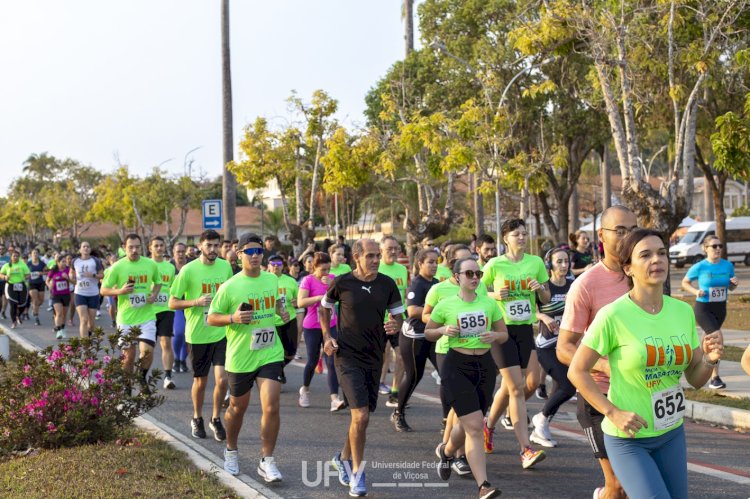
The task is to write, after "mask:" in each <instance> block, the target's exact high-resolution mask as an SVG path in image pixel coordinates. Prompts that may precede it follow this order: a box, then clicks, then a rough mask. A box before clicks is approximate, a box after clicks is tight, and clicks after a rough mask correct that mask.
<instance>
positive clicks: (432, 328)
mask: <svg viewBox="0 0 750 499" xmlns="http://www.w3.org/2000/svg"><path fill="white" fill-rule="evenodd" d="M453 269H454V275H455V278H456V280H457V281H458V284H459V286H460V289H459V291H458V294H457V295H455V296H451V297H448V298H446V299H445V300H442V301H441V302H440V303H438V304H437V305H436V306H435V308H434V310H433V311H432V314H431V316H430V320H429V322H428V323H427V326H425V331H424V333H425V337H426V338H427V339H429V340H432V341H434V340H436V339H437V338H438V337H441V336H444V337H447V338H448V346H449V350H448V353H447V354H446V356H445V360H444V362H443V365H442V368H441V370H440V374H441V380H442V383H441V388H443V389H444V390H445V398H446V400H447V401H448V403H449V404H450V406H451V408H452V409H453V410H454V411H455V413H456V415H457V416H458V424H459V425H460V428H461V429H463V431H453V432H452V433H451V435H450V438H449V439H448V440H447V441H446V442H442V441H441V442H440V444H439V445H438V447H437V449H436V453H437V454H438V456H439V457H440V462H439V464H438V474H439V475H440V478H442V479H443V480H448V478H450V475H451V466H452V464H453V463H452V462H453V460H454V459H455V458H456V457H457V456H460V455H461V454H460V451H461V448H463V447H464V443H466V450H467V452H466V457H467V458H468V461H469V465H470V466H471V471H472V474H473V475H474V480H476V482H477V485H478V487H479V497H486V498H490V497H497V496H499V495H500V490H498V489H496V488H494V487H492V486H491V485H490V483H489V482H487V458H486V456H485V453H484V452H482V451H481V449H482V445H483V439H484V437H483V435H482V429H481V428H482V418H483V417H484V413H485V411H486V410H487V408H488V406H489V404H490V401H491V399H492V391H493V390H494V389H495V378H496V377H497V371H496V366H495V362H494V361H493V360H492V355H491V354H490V346H491V344H493V343H504V342H506V341H507V340H508V332H507V330H506V328H505V324H504V323H503V319H502V313H501V312H500V309H499V308H498V306H497V304H496V303H495V302H494V300H492V299H491V298H489V297H488V296H481V295H479V294H477V292H476V290H477V287H478V286H479V280H480V278H481V277H482V271H481V270H479V264H477V262H476V260H474V259H473V258H465V259H462V260H458V261H457V262H456V263H455V265H454V268H453Z"/></svg>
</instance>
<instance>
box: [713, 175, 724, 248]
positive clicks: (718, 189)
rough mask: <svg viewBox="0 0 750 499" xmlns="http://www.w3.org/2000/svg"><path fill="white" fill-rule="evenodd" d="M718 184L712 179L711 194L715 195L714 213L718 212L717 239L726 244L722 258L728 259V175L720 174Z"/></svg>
mask: <svg viewBox="0 0 750 499" xmlns="http://www.w3.org/2000/svg"><path fill="white" fill-rule="evenodd" d="M718 177H719V178H718V179H717V180H718V182H715V181H714V180H713V179H711V184H712V185H711V187H712V189H711V193H712V194H713V196H712V197H713V202H714V211H715V212H716V237H718V238H719V240H720V241H721V242H722V243H724V247H723V248H721V257H722V258H724V259H726V258H727V214H726V212H725V211H724V190H725V187H726V184H727V175H726V173H719V175H718Z"/></svg>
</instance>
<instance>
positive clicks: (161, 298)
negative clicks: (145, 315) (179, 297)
mask: <svg viewBox="0 0 750 499" xmlns="http://www.w3.org/2000/svg"><path fill="white" fill-rule="evenodd" d="M167 303H169V295H168V294H167V293H159V294H158V295H156V300H155V301H154V305H161V306H163V307H166V306H167Z"/></svg>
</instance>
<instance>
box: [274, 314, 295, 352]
mask: <svg viewBox="0 0 750 499" xmlns="http://www.w3.org/2000/svg"><path fill="white" fill-rule="evenodd" d="M276 332H277V333H279V338H280V339H281V345H282V346H283V347H284V356H285V357H294V355H295V354H296V353H297V319H296V318H295V319H292V320H290V321H289V322H287V323H286V324H283V325H281V326H276Z"/></svg>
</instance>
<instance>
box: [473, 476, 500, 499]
mask: <svg viewBox="0 0 750 499" xmlns="http://www.w3.org/2000/svg"><path fill="white" fill-rule="evenodd" d="M501 493H502V492H500V489H498V488H497V487H493V486H492V485H490V482H488V481H487V480H485V481H484V483H483V484H482V485H480V486H479V499H491V498H492V497H499V496H500V494H501Z"/></svg>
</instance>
